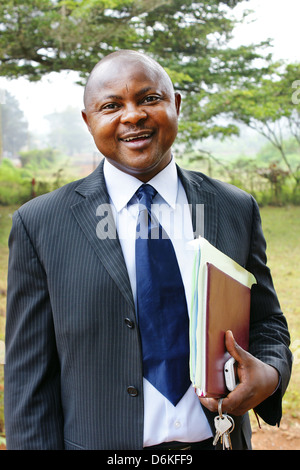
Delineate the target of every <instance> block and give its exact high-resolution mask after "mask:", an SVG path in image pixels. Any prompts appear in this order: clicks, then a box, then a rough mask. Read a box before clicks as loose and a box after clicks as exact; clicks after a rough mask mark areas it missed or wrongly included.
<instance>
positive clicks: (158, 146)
mask: <svg viewBox="0 0 300 470" xmlns="http://www.w3.org/2000/svg"><path fill="white" fill-rule="evenodd" d="M180 101H181V100H180V95H179V94H174V91H173V88H172V86H171V83H170V81H169V80H168V78H167V77H166V76H165V75H164V73H163V72H162V71H161V70H160V69H159V68H158V67H157V68H156V67H155V66H152V65H150V64H147V62H145V61H142V60H139V61H137V60H134V61H133V60H128V61H127V60H126V58H124V57H118V58H115V59H113V60H109V61H108V62H105V64H103V65H100V67H99V68H98V69H96V71H95V73H94V75H93V78H92V80H91V84H90V86H89V89H88V92H87V96H86V108H85V110H84V111H83V112H82V115H83V118H84V120H85V122H86V123H87V125H88V128H89V131H90V132H91V134H92V136H93V138H94V141H95V144H96V146H97V148H98V149H99V151H100V152H101V153H102V155H104V156H105V157H106V158H107V160H109V161H110V163H111V164H113V165H114V166H116V167H117V168H119V169H120V170H122V171H124V172H125V173H128V174H130V175H133V176H135V177H137V178H139V179H140V180H141V181H144V182H146V181H149V180H150V179H151V178H152V177H153V176H155V175H156V174H157V173H158V172H159V171H161V170H162V169H163V168H164V167H165V166H166V165H167V164H168V163H169V162H170V160H171V146H172V144H173V142H174V140H175V137H176V135H177V128H178V115H179V108H180Z"/></svg>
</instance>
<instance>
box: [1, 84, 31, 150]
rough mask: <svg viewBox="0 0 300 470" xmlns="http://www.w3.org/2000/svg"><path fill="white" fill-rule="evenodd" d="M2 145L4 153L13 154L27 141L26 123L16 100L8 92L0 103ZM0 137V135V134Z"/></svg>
mask: <svg viewBox="0 0 300 470" xmlns="http://www.w3.org/2000/svg"><path fill="white" fill-rule="evenodd" d="M0 113H1V119H0V121H1V128H2V138H3V142H2V146H3V152H4V153H5V154H6V155H11V156H15V155H17V153H18V151H19V150H20V149H21V148H22V147H23V146H24V143H26V142H27V136H28V124H27V121H26V120H25V117H24V113H23V111H21V109H20V107H19V103H18V102H17V100H16V99H15V98H14V97H13V96H12V95H11V94H10V93H8V92H6V93H5V103H4V104H2V105H1V104H0ZM0 139H1V136H0Z"/></svg>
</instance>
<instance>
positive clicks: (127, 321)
mask: <svg viewBox="0 0 300 470" xmlns="http://www.w3.org/2000/svg"><path fill="white" fill-rule="evenodd" d="M124 321H125V324H126V325H127V326H128V328H130V329H132V328H134V322H133V321H132V320H130V318H125V320H124Z"/></svg>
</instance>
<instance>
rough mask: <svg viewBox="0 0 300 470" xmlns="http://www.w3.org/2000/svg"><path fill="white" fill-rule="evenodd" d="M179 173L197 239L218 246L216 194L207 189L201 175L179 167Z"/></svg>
mask: <svg viewBox="0 0 300 470" xmlns="http://www.w3.org/2000/svg"><path fill="white" fill-rule="evenodd" d="M177 171H178V175H179V178H180V180H181V182H182V184H183V187H184V189H185V192H186V195H187V199H188V202H189V204H190V205H191V212H192V221H193V230H194V236H195V238H197V237H199V236H200V235H201V236H203V237H204V238H206V240H208V241H209V242H210V243H211V244H212V245H214V246H216V242H217V227H218V223H217V222H218V206H217V196H216V194H215V193H214V192H212V191H209V190H207V189H205V181H204V180H203V178H202V177H201V176H200V175H199V174H197V173H193V172H189V171H186V170H182V169H181V168H179V167H177Z"/></svg>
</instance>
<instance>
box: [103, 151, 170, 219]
mask: <svg viewBox="0 0 300 470" xmlns="http://www.w3.org/2000/svg"><path fill="white" fill-rule="evenodd" d="M104 177H105V182H106V186H107V191H108V194H109V196H110V198H111V201H112V203H113V205H114V206H115V208H116V210H117V212H120V211H121V210H122V209H123V208H124V207H125V206H126V205H127V204H128V202H129V201H130V200H131V199H132V197H133V196H134V194H135V192H136V191H137V190H138V188H139V187H140V186H141V185H142V182H141V181H140V180H139V179H138V178H135V177H134V176H131V175H128V174H127V173H124V172H123V171H121V170H119V169H118V168H116V167H115V166H114V165H112V164H111V163H109V162H108V161H107V160H106V159H104ZM148 184H151V185H152V186H153V187H154V188H155V189H156V191H157V192H158V193H159V195H160V196H161V197H162V198H163V199H164V200H165V202H167V203H168V204H169V205H170V206H171V207H172V208H174V207H175V204H176V199H177V191H178V175H177V169H176V165H175V161H174V159H173V158H172V160H171V162H170V163H169V164H168V165H167V166H166V167H165V168H164V169H163V170H161V171H160V172H159V173H158V174H157V175H155V176H154V177H153V178H152V179H151V180H150V181H148ZM120 188H121V191H120Z"/></svg>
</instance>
